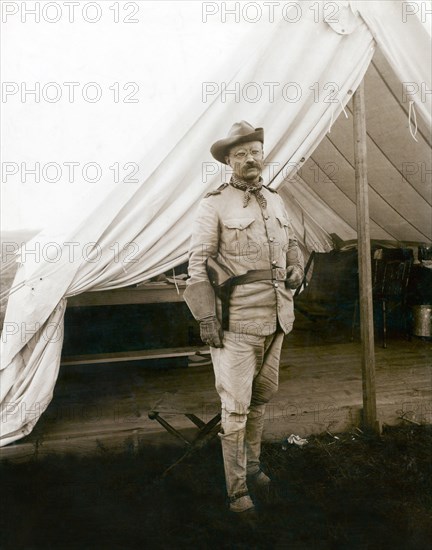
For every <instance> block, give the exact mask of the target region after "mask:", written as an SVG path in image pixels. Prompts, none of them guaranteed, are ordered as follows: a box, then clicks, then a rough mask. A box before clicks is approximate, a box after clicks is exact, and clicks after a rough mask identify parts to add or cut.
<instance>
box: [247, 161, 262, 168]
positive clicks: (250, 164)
mask: <svg viewBox="0 0 432 550" xmlns="http://www.w3.org/2000/svg"><path fill="white" fill-rule="evenodd" d="M245 168H258V170H259V169H260V168H261V165H260V164H259V163H258V162H254V161H248V162H246V163H245Z"/></svg>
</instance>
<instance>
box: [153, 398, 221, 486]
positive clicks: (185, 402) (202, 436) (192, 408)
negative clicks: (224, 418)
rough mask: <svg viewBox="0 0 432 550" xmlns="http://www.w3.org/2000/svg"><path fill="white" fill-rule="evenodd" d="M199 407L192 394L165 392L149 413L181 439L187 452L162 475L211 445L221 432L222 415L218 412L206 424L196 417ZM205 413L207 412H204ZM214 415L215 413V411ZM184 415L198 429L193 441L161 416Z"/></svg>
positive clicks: (213, 402) (169, 431) (214, 402)
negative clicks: (192, 398)
mask: <svg viewBox="0 0 432 550" xmlns="http://www.w3.org/2000/svg"><path fill="white" fill-rule="evenodd" d="M214 404H216V399H215V400H214V401H212V403H211V405H214ZM196 412H197V405H196V403H193V402H191V394H190V393H188V394H185V393H179V392H175V393H172V392H165V393H164V394H163V395H162V396H161V398H160V399H158V401H157V402H156V403H155V404H154V405H153V407H152V409H151V410H150V412H149V413H148V416H149V418H150V419H151V420H156V421H157V422H159V424H160V425H161V426H163V427H164V428H165V430H166V431H167V432H168V433H170V434H172V435H173V436H175V437H176V438H177V439H179V440H180V441H181V442H182V443H183V444H184V446H185V448H186V450H185V452H184V454H183V455H182V456H181V457H180V458H179V459H178V460H177V461H176V462H175V463H174V464H172V465H171V466H170V467H169V468H167V469H166V470H165V471H164V473H163V474H162V475H163V476H165V475H166V474H167V473H168V472H169V471H170V470H172V469H173V468H174V467H175V466H177V465H178V464H179V463H180V462H182V461H183V460H184V459H185V458H187V457H188V456H190V455H191V454H192V453H194V452H195V451H198V450H199V449H202V448H203V447H205V445H207V444H208V443H210V441H211V440H212V439H214V438H215V437H216V435H217V434H218V432H219V430H220V420H221V414H220V412H218V413H217V414H215V415H214V416H211V419H210V420H209V421H208V422H204V420H202V419H201V418H199V417H198V416H197V415H196ZM203 412H205V411H203ZM213 413H214V411H213ZM162 414H163V415H184V416H185V417H186V418H188V419H189V420H190V421H191V422H192V423H193V424H195V426H196V427H197V428H198V434H197V435H196V436H195V438H194V439H192V440H191V441H190V440H189V439H186V437H184V435H183V434H182V433H180V432H179V430H177V429H176V428H174V427H173V426H172V425H171V424H170V423H169V422H168V421H167V420H166V419H165V418H163V417H162V416H161V415H162Z"/></svg>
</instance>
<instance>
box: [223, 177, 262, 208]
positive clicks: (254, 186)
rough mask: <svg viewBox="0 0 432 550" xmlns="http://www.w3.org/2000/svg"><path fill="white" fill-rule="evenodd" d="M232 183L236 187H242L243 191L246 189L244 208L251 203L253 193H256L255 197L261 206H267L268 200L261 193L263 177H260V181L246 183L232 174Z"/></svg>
mask: <svg viewBox="0 0 432 550" xmlns="http://www.w3.org/2000/svg"><path fill="white" fill-rule="evenodd" d="M230 184H231V185H232V186H233V187H235V188H236V189H241V190H242V191H244V196H243V208H246V206H247V205H248V204H249V201H250V198H251V196H252V195H255V198H256V200H257V201H258V204H259V205H260V206H261V208H263V209H264V208H266V207H267V201H266V199H265V197H264V195H263V194H262V193H261V188H262V186H263V179H262V178H260V179H259V182H258V183H246V182H245V181H243V180H241V179H239V178H237V177H236V176H231V181H230Z"/></svg>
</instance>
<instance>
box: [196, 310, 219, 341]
mask: <svg viewBox="0 0 432 550" xmlns="http://www.w3.org/2000/svg"><path fill="white" fill-rule="evenodd" d="M200 335H201V340H202V341H203V342H204V344H207V345H209V346H210V347H212V348H223V343H222V339H223V330H222V327H221V326H220V323H219V321H218V319H217V317H216V316H215V315H214V316H212V317H207V318H205V319H202V320H201V321H200Z"/></svg>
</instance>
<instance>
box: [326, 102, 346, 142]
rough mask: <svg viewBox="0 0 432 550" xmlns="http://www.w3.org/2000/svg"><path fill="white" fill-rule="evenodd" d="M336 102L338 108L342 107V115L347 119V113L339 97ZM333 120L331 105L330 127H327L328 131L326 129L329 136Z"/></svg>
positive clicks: (332, 107)
mask: <svg viewBox="0 0 432 550" xmlns="http://www.w3.org/2000/svg"><path fill="white" fill-rule="evenodd" d="M337 100H338V102H339V103H340V106H341V107H342V111H343V113H344V115H345V118H349V117H348V113H347V112H346V110H345V107H344V105H343V103H342V101H341V100H340V98H339V97H338V98H337ZM333 119H334V103H332V106H331V117H330V125H329V129H328V133H329V134H330V133H331V129H332V126H333V124H334V120H333Z"/></svg>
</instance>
